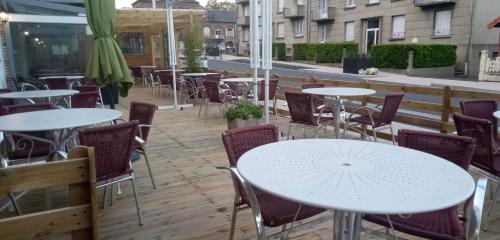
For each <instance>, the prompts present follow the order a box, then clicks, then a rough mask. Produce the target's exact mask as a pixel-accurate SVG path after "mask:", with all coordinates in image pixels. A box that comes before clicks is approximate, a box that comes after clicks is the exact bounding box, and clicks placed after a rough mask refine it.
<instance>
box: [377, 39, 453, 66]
mask: <svg viewBox="0 0 500 240" xmlns="http://www.w3.org/2000/svg"><path fill="white" fill-rule="evenodd" d="M456 49H457V46H455V45H451V44H382V45H375V46H372V49H371V52H370V53H371V56H372V60H373V64H374V65H375V67H378V68H400V69H404V68H406V67H408V53H409V51H410V50H413V52H414V55H413V66H414V67H415V68H427V67H445V66H453V65H455V62H456V60H457V56H456Z"/></svg>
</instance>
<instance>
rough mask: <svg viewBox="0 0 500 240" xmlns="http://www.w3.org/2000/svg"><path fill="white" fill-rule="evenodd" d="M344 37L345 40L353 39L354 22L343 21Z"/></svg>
mask: <svg viewBox="0 0 500 240" xmlns="http://www.w3.org/2000/svg"><path fill="white" fill-rule="evenodd" d="M344 39H345V40H346V41H354V22H346V23H345V29H344Z"/></svg>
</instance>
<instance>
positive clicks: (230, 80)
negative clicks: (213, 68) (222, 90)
mask: <svg viewBox="0 0 500 240" xmlns="http://www.w3.org/2000/svg"><path fill="white" fill-rule="evenodd" d="M222 81H224V82H234V83H243V82H246V83H251V82H253V78H225V79H222ZM260 81H264V78H257V82H260Z"/></svg>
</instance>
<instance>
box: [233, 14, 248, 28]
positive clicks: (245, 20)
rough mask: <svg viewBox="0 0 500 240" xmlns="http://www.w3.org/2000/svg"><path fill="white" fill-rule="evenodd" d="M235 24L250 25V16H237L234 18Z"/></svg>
mask: <svg viewBox="0 0 500 240" xmlns="http://www.w3.org/2000/svg"><path fill="white" fill-rule="evenodd" d="M236 25H239V26H248V25H250V16H243V17H238V18H237V19H236Z"/></svg>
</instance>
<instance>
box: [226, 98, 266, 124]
mask: <svg viewBox="0 0 500 240" xmlns="http://www.w3.org/2000/svg"><path fill="white" fill-rule="evenodd" d="M251 116H253V117H254V118H262V109H260V107H258V106H256V105H254V104H252V103H250V102H247V101H243V102H241V103H237V104H235V105H233V106H231V107H230V108H229V109H228V110H227V111H226V118H227V120H233V119H237V118H239V119H248V118H249V117H251Z"/></svg>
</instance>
